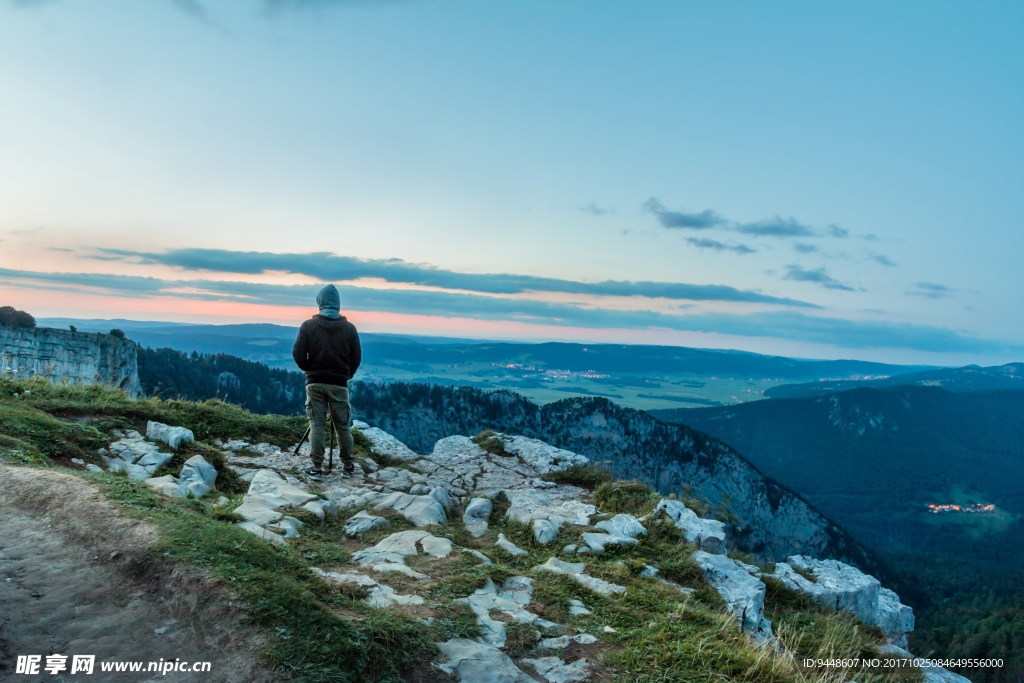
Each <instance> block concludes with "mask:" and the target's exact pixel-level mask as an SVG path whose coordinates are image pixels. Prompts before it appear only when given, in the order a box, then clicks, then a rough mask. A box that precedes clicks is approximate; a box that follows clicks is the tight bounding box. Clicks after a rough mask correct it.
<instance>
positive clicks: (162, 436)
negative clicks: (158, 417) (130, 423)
mask: <svg viewBox="0 0 1024 683" xmlns="http://www.w3.org/2000/svg"><path fill="white" fill-rule="evenodd" d="M146 438H147V439H152V440H153V441H162V442H164V443H165V444H167V445H168V446H170V447H171V448H173V449H174V450H178V447H179V446H180V445H181V444H183V443H192V442H193V441H195V440H196V437H195V436H194V435H193V434H192V430H191V429H185V428H184V427H172V426H171V425H165V424H163V423H162V422H153V421H152V420H150V421H149V422H147V423H146Z"/></svg>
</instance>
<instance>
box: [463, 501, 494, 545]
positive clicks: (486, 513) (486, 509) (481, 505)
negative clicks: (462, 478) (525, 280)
mask: <svg viewBox="0 0 1024 683" xmlns="http://www.w3.org/2000/svg"><path fill="white" fill-rule="evenodd" d="M493 510H494V504H493V503H492V502H491V501H490V500H489V499H487V498H474V499H473V500H471V501H469V505H467V506H466V511H465V512H464V513H463V514H462V523H463V524H465V525H466V531H468V532H469V535H470V536H472V537H473V538H480V537H481V536H483V535H484V534H485V533H487V520H488V519H490V517H491V512H492V511H493Z"/></svg>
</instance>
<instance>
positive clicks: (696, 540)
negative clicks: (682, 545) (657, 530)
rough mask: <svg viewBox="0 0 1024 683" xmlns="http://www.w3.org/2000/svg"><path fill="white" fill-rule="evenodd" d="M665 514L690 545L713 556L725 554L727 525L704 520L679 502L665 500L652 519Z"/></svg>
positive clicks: (652, 515) (655, 510) (659, 504)
mask: <svg viewBox="0 0 1024 683" xmlns="http://www.w3.org/2000/svg"><path fill="white" fill-rule="evenodd" d="M659 513H664V514H665V515H667V516H668V518H669V519H671V520H672V523H673V524H675V525H676V528H678V529H679V530H680V531H681V532H682V535H683V538H685V539H686V540H687V541H688V542H689V543H692V544H693V545H695V546H696V547H697V549H698V550H703V551H705V552H709V553H712V554H716V555H718V554H722V553H724V552H725V549H726V545H725V523H723V522H719V521H718V520H717V519H704V518H703V517H698V516H697V513H696V512H694V511H693V510H691V509H690V508H688V507H686V506H685V505H683V504H682V503H681V502H679V501H678V500H671V499H669V498H663V499H662V500H661V502H660V503H658V505H657V507H655V508H654V511H653V512H652V513H651V515H650V516H651V517H654V516H657V515H658V514H659Z"/></svg>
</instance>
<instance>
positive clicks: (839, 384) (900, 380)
mask: <svg viewBox="0 0 1024 683" xmlns="http://www.w3.org/2000/svg"><path fill="white" fill-rule="evenodd" d="M907 385H912V386H922V387H940V388H942V389H946V390H947V391H957V392H964V391H1024V363H1007V364H1006V365H997V366H993V367H980V366H977V365H968V366H965V367H962V368H936V369H932V370H923V371H921V372H910V373H905V374H899V375H895V376H892V377H884V378H879V379H856V380H826V381H818V382H808V383H804V384H783V385H780V386H777V387H771V388H769V389H766V390H765V392H764V394H765V397H766V398H803V397H808V396H821V395H823V394H829V393H835V392H839V391H847V390H849V389H853V388H855V387H871V388H875V389H881V388H884V387H895V386H907Z"/></svg>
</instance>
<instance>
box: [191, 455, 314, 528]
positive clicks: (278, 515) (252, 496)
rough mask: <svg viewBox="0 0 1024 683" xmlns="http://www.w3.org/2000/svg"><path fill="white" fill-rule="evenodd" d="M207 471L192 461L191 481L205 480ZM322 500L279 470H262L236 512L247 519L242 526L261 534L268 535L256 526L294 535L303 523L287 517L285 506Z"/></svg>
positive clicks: (296, 505)
mask: <svg viewBox="0 0 1024 683" xmlns="http://www.w3.org/2000/svg"><path fill="white" fill-rule="evenodd" d="M195 457H199V456H195ZM192 460H194V458H191V459H189V461H188V462H187V463H185V464H186V465H188V464H189V463H191V462H192ZM204 462H205V461H204ZM208 464H209V463H207V465H208ZM204 472H206V469H205V468H204V467H202V465H201V463H193V467H192V469H191V474H190V475H189V476H190V477H192V479H190V481H192V482H193V483H199V482H202V481H203V480H202V477H203V475H204ZM182 475H183V478H184V475H185V468H182ZM319 500H320V499H319V498H318V497H317V496H316V494H313V493H310V492H309V491H306V490H304V489H302V488H299V487H298V486H296V485H295V484H291V483H289V482H287V481H285V479H284V478H283V477H282V476H281V475H280V474H278V473H277V472H274V471H273V470H259V471H258V472H256V475H255V476H254V477H253V479H252V482H251V483H250V484H249V492H248V493H246V494H245V497H243V498H242V504H241V505H239V506H238V507H237V508H235V513H236V514H237V515H239V516H241V517H242V519H243V520H244V522H243V523H240V524H239V526H241V527H242V528H243V529H246V530H247V531H251V532H253V533H256V534H257V535H258V536H260V537H261V538H267V536H266V535H265V534H263V533H257V532H256V531H255V530H254V528H259V529H262V530H263V531H264V532H267V533H270V534H273V535H275V536H277V535H279V534H283V535H285V536H287V537H289V538H291V537H294V536H298V529H299V527H300V526H302V522H300V521H299V520H297V519H295V518H294V517H286V516H285V514H284V510H293V509H308V508H306V507H305V506H306V504H307V503H311V502H316V501H319Z"/></svg>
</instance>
